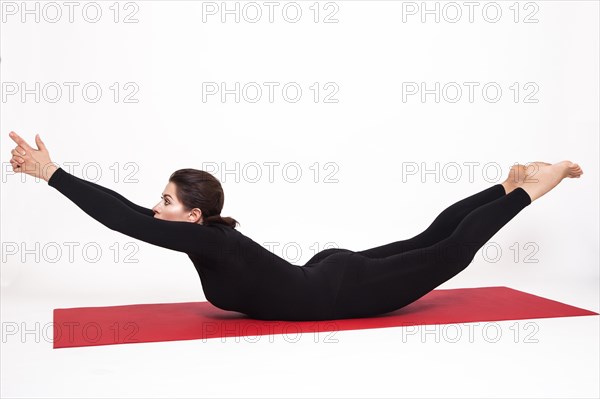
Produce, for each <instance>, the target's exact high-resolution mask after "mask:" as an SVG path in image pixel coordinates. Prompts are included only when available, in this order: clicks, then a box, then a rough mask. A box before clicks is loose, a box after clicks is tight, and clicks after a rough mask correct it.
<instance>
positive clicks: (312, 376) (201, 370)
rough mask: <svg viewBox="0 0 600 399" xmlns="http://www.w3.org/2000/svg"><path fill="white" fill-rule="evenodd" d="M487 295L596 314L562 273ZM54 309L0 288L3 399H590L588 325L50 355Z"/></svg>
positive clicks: (108, 348) (594, 359)
mask: <svg viewBox="0 0 600 399" xmlns="http://www.w3.org/2000/svg"><path fill="white" fill-rule="evenodd" d="M482 279H483V280H485V278H482V277H481V276H479V274H478V273H477V272H471V273H464V274H463V275H459V276H456V277H455V278H454V279H453V280H451V281H448V282H447V283H445V284H444V285H442V286H440V287H439V288H458V287H465V286H481V284H479V283H480V282H481V281H482ZM488 281H489V279H488ZM469 283H472V284H471V285H469ZM487 285H489V286H493V285H506V286H509V287H511V288H515V289H519V290H522V291H526V292H530V293H532V294H535V295H540V296H544V297H547V298H550V299H554V300H558V301H561V302H565V303H568V304H570V305H573V306H578V307H582V308H585V309H588V310H592V311H595V312H598V310H599V306H598V282H597V281H593V280H592V281H590V279H587V278H584V277H581V276H579V277H577V276H571V277H569V275H568V273H565V274H564V275H563V276H556V275H555V276H553V278H552V279H548V280H546V281H540V279H539V278H538V279H535V278H530V279H525V280H524V279H523V276H522V275H521V276H520V279H519V280H517V277H515V279H514V281H511V280H510V279H504V281H500V280H498V281H493V282H491V283H490V284H487ZM8 288H10V287H8ZM64 294H65V295H68V293H64ZM63 299H64V298H61V300H63ZM112 299H113V300H114V298H112ZM99 300H100V301H101V298H99ZM148 302H153V301H152V299H151V294H150V293H149V294H148ZM154 302H156V301H154ZM94 306H95V305H94ZM54 307H56V306H55V303H53V300H51V299H46V300H40V299H39V298H37V299H34V300H33V301H29V302H25V301H24V300H23V299H22V297H17V296H16V295H15V294H14V293H11V290H10V289H7V287H5V289H4V290H3V292H2V323H3V340H2V352H1V356H2V358H1V361H2V363H1V375H2V384H1V387H2V388H1V395H2V397H3V398H9V397H11V398H12V397H15V398H25V397H26V398H36V397H44V398H47V397H56V398H72V397H73V398H74V397H79V398H87V397H94V398H98V397H103V398H105V397H106V398H109V397H139V398H142V397H150V398H163V397H178V398H179V397H181V398H184V397H190V398H191V397H223V398H225V397H227V398H229V397H356V398H364V397H381V398H387V397H427V398H430V397H465V398H466V397H520V398H524V397H535V398H541V397H543V398H555V397H557V398H558V397H564V398H566V397H569V398H580V397H581V398H597V397H599V394H600V389H599V386H600V383H599V375H600V367H599V366H600V356H599V354H600V352H599V339H598V338H599V336H600V334H599V317H598V316H581V317H565V318H551V319H532V320H518V321H503V322H497V323H496V322H493V323H492V322H481V323H468V324H456V325H440V326H425V327H404V328H402V327H394V328H378V329H369V330H353V331H339V332H333V333H321V334H312V333H311V334H304V335H301V336H298V337H297V336H284V335H276V336H269V335H265V336H254V337H230V338H226V339H208V340H205V341H203V340H190V341H176V342H157V343H140V344H127V345H105V346H96V347H83V348H63V349H52V342H51V339H52V338H51V335H50V331H51V328H48V329H47V331H44V326H48V325H51V324H50V323H51V322H52V309H53V308H54ZM20 323H24V326H26V327H27V328H28V329H30V330H34V331H35V330H36V328H35V326H36V323H38V324H37V325H38V327H37V331H38V333H37V335H36V334H35V333H29V334H25V333H24V331H19V332H18V333H14V334H9V333H8V331H10V330H9V329H10V328H11V327H10V326H11V325H12V326H14V325H15V324H20ZM458 334H460V336H459V335H458ZM498 334H500V335H498Z"/></svg>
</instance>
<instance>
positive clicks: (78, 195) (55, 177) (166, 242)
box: [48, 167, 222, 254]
mask: <svg viewBox="0 0 600 399" xmlns="http://www.w3.org/2000/svg"><path fill="white" fill-rule="evenodd" d="M48 185H49V186H52V187H54V188H55V189H57V190H58V191H60V192H61V193H62V194H63V195H65V196H66V197H67V198H69V199H70V200H71V201H73V202H74V203H75V205H77V206H78V207H79V208H81V209H82V210H83V211H84V212H85V213H87V214H88V215H90V216H91V217H93V218H94V219H96V220H97V221H99V222H100V223H102V224H103V225H105V226H106V227H108V228H109V229H111V230H115V231H118V232H120V233H123V234H126V235H128V236H130V237H133V238H137V239H138V240H141V241H145V242H147V243H150V244H153V245H158V246H160V247H164V248H169V249H172V250H175V251H180V252H185V253H188V254H189V253H195V254H207V253H218V250H219V248H220V247H221V244H220V237H222V236H221V235H220V234H219V232H218V231H217V229H216V228H213V227H211V226H210V225H208V226H205V225H200V224H195V223H190V222H176V221H169V220H161V219H156V218H154V217H152V216H150V215H149V214H144V213H140V212H138V211H137V210H134V209H132V208H131V207H130V206H128V205H127V204H126V203H125V202H123V201H122V200H120V199H119V198H117V197H115V196H113V195H111V194H109V193H107V192H106V191H104V190H100V189H98V188H96V187H95V186H94V185H92V184H88V182H85V181H83V179H79V178H77V177H75V176H73V175H71V174H70V173H67V172H66V171H65V170H64V169H62V168H60V167H59V168H58V169H56V171H54V173H53V174H52V176H51V177H50V179H49V180H48Z"/></svg>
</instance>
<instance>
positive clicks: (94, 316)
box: [53, 287, 598, 349]
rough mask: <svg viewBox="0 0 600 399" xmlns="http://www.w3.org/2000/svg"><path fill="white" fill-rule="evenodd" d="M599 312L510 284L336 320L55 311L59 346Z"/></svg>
mask: <svg viewBox="0 0 600 399" xmlns="http://www.w3.org/2000/svg"><path fill="white" fill-rule="evenodd" d="M588 315H598V313H595V312H592V311H589V310H585V309H581V308H577V307H574V306H570V305H567V304H564V303H561V302H557V301H553V300H551V299H546V298H543V297H540V296H536V295H532V294H528V293H526V292H523V291H518V290H515V289H512V288H508V287H480V288H459V289H443V290H441V289H440V290H433V291H431V292H429V293H428V294H426V295H425V296H423V297H421V298H419V299H418V300H417V301H415V302H413V303H411V304H410V305H408V306H405V307H403V308H401V309H398V310H396V311H393V312H389V313H386V314H384V315H381V316H375V317H370V318H358V319H343V320H329V321H270V320H269V321H262V320H255V319H251V318H249V317H247V316H246V315H244V314H242V313H238V312H230V311H225V310H221V309H219V308H216V307H214V306H213V305H212V304H210V303H209V302H181V303H154V304H142V305H122V306H106V307H104V306H103V307H83V308H69V309H54V325H53V326H54V331H53V332H54V339H53V343H54V348H55V349H56V348H68V347H79V346H96V345H112V344H128V343H141V342H161V341H180V340H190V339H207V338H220V337H240V336H261V335H275V334H291V335H292V336H294V335H295V334H302V333H318V332H327V331H341V330H360V329H369V328H383V327H400V326H402V327H404V326H414V325H429V324H450V323H470V322H483V321H500V320H522V319H539V318H549V317H567V316H588Z"/></svg>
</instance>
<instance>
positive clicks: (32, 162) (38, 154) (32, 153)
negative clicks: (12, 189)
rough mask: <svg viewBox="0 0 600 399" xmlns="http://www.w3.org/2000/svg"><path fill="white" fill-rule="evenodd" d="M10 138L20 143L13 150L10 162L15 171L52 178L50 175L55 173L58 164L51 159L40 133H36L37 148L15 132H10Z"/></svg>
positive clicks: (44, 178)
mask: <svg viewBox="0 0 600 399" xmlns="http://www.w3.org/2000/svg"><path fill="white" fill-rule="evenodd" d="M9 136H10V138H11V139H13V140H14V142H15V143H17V144H18V145H17V146H16V147H15V148H14V149H13V150H12V151H11V154H12V159H11V160H10V163H11V165H12V167H13V171H15V172H21V173H25V174H27V175H30V176H33V177H37V178H40V179H43V180H45V181H48V180H50V176H52V174H53V173H54V171H55V170H56V169H58V166H56V165H55V164H54V163H53V162H52V161H51V160H50V154H48V149H47V148H46V145H45V144H44V143H43V142H42V139H41V138H40V135H39V134H36V135H35V143H36V145H37V148H38V149H37V150H36V149H34V148H32V147H31V146H30V145H29V144H27V143H26V142H25V140H23V139H22V138H21V136H19V135H18V134H16V133H15V132H10V134H9Z"/></svg>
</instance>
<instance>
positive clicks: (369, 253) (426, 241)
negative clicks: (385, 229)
mask: <svg viewBox="0 0 600 399" xmlns="http://www.w3.org/2000/svg"><path fill="white" fill-rule="evenodd" d="M505 195H506V191H505V188H504V187H503V186H502V184H496V185H493V186H491V187H488V188H486V189H485V190H483V191H480V192H478V193H476V194H473V195H471V196H470V197H467V198H464V199H462V200H460V201H458V202H456V203H454V204H452V205H450V206H449V207H448V208H446V209H445V210H444V211H443V212H441V213H440V214H439V215H438V216H437V217H436V218H435V220H434V221H433V223H431V225H430V226H429V227H428V228H427V229H426V230H425V231H423V232H422V233H420V234H418V235H416V236H415V237H413V238H410V239H408V240H402V241H395V242H392V243H390V244H385V245H382V246H379V247H375V248H370V249H366V250H363V251H356V253H357V254H360V255H363V256H366V257H367V258H372V259H377V258H385V257H388V256H392V255H398V254H401V253H403V252H406V251H411V250H413V249H417V248H424V247H428V246H430V245H433V244H435V243H436V242H438V241H441V240H443V239H444V238H446V237H448V236H449V235H450V234H452V232H453V231H454V229H456V226H458V224H459V223H460V222H461V221H462V220H463V219H464V218H465V216H467V215H468V214H469V213H471V212H472V211H473V210H475V209H477V208H479V207H480V206H482V205H485V204H487V203H489V202H491V201H494V200H496V199H498V198H502V197H504V196H505Z"/></svg>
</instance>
